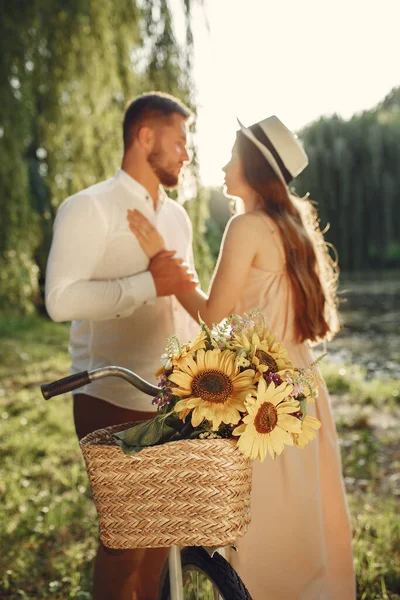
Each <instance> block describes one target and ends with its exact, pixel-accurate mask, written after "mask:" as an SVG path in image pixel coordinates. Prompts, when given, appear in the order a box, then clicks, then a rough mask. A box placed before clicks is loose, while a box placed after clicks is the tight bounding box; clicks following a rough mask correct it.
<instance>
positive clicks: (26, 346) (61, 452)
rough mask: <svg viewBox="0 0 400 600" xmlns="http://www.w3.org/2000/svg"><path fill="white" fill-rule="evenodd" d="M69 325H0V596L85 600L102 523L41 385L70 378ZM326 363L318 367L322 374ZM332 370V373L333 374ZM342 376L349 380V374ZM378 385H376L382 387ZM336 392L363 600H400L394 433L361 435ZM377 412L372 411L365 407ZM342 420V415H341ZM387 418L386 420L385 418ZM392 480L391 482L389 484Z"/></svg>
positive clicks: (63, 402) (65, 402)
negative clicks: (99, 521)
mask: <svg viewBox="0 0 400 600" xmlns="http://www.w3.org/2000/svg"><path fill="white" fill-rule="evenodd" d="M67 339H68V327H67V326H65V325H63V324H58V323H52V322H49V321H47V320H44V319H41V318H38V317H35V316H31V317H29V318H23V319H22V318H19V319H18V318H16V317H14V318H11V319H7V320H4V319H0V354H1V356H2V361H1V367H0V457H1V463H2V470H1V477H0V500H1V502H0V543H1V548H2V551H1V553H0V597H1V598H2V600H15V599H17V598H25V600H26V599H29V600H47V599H48V598H54V599H55V600H66V599H67V598H68V599H75V600H89V599H90V597H91V595H90V590H91V578H92V568H93V559H94V555H95V551H96V545H97V518H96V512H95V508H94V504H93V502H92V501H91V498H90V496H91V494H90V486H89V482H88V479H87V475H86V470H85V466H84V462H83V459H82V455H81V452H80V450H79V446H78V442H77V441H76V436H75V432H74V430H73V421H72V406H71V401H70V398H69V397H68V396H62V397H59V398H54V399H52V400H50V401H49V402H45V401H44V400H43V398H42V397H41V395H40V391H39V386H40V384H41V383H43V382H49V381H52V380H53V379H56V378H58V377H62V376H64V375H66V373H67V372H68V368H69V359H68V355H67V352H66V347H67ZM327 364H328V360H325V361H322V363H321V366H322V367H323V368H325V367H326V366H327ZM336 368H337V367H335V366H334V365H331V367H330V369H331V371H330V372H331V373H332V374H333V371H334V369H336ZM343 376H345V375H343ZM374 385H376V387H379V381H375V383H374ZM362 405H363V403H362V399H361V398H360V396H359V395H357V394H355V395H348V394H347V393H346V394H340V395H339V396H338V402H336V404H335V411H339V413H337V416H338V415H339V418H340V423H341V425H340V427H339V438H340V442H341V446H342V449H343V454H342V456H343V466H344V474H345V477H346V485H347V488H348V497H349V502H350V512H351V516H352V524H353V534H354V556H355V566H356V574H357V587H358V594H357V597H358V600H396V599H398V598H399V597H400V557H399V553H398V548H399V545H400V529H399V520H398V508H397V500H396V498H394V496H393V494H394V493H395V492H394V488H392V487H391V485H393V486H394V485H395V484H396V473H398V468H399V455H398V439H397V428H398V421H397V422H396V424H395V427H394V429H393V430H394V433H395V437H394V436H393V435H391V436H390V435H389V434H388V429H383V428H380V427H378V428H377V429H375V428H374V427H373V423H374V421H375V420H376V419H377V417H378V416H379V415H385V414H386V404H385V402H382V403H381V404H380V405H379V407H377V408H374V409H373V410H374V412H373V413H372V414H371V417H370V419H368V420H367V421H366V423H365V424H364V426H363V427H362V428H360V427H358V428H354V426H351V424H350V419H349V418H348V416H347V411H348V409H354V408H355V407H357V406H360V407H362ZM369 408H373V407H369ZM342 409H343V410H345V411H346V412H344V413H343V415H342V416H340V414H341V413H340V411H341V410H342ZM389 416H390V415H389ZM391 482H392V483H391Z"/></svg>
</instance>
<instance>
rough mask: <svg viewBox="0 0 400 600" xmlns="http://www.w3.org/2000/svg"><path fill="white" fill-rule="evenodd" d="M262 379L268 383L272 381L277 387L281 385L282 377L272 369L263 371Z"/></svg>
mask: <svg viewBox="0 0 400 600" xmlns="http://www.w3.org/2000/svg"><path fill="white" fill-rule="evenodd" d="M263 376H264V379H265V380H266V381H267V382H268V383H272V382H274V384H275V385H276V386H277V387H278V385H281V383H282V379H281V377H280V375H279V374H278V373H274V372H273V371H266V372H265V373H263Z"/></svg>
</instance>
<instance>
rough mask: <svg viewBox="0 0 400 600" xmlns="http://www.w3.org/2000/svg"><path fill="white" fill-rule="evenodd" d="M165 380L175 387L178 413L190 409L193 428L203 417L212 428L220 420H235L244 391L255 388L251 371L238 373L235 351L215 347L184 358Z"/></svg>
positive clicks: (237, 416)
mask: <svg viewBox="0 0 400 600" xmlns="http://www.w3.org/2000/svg"><path fill="white" fill-rule="evenodd" d="M169 379H170V381H172V382H173V383H175V384H176V386H177V387H174V388H173V393H174V394H175V395H177V396H180V397H181V398H182V399H181V400H178V402H177V403H176V405H175V411H176V412H178V413H179V416H180V417H181V418H182V417H183V418H184V417H185V416H187V414H188V410H192V417H191V421H192V425H193V427H197V426H198V425H200V423H201V422H202V421H203V419H207V420H208V421H211V422H212V428H213V429H214V430H216V429H218V427H219V425H220V424H221V423H232V424H235V423H237V422H238V421H239V420H240V417H241V415H240V412H239V411H242V412H244V411H245V408H244V400H245V398H246V396H247V394H248V393H249V392H252V391H254V390H255V386H254V371H253V370H252V369H246V370H245V371H242V372H240V370H239V367H238V366H237V365H236V355H235V353H234V352H231V351H230V350H223V351H221V350H220V349H219V348H216V349H213V350H207V351H205V350H203V349H200V350H198V351H197V353H196V356H195V357H194V356H193V355H192V354H190V355H188V356H186V357H184V358H183V359H182V360H181V361H180V363H179V366H178V367H176V368H175V369H174V370H173V372H172V373H171V375H169Z"/></svg>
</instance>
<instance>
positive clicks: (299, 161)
mask: <svg viewBox="0 0 400 600" xmlns="http://www.w3.org/2000/svg"><path fill="white" fill-rule="evenodd" d="M238 123H239V125H240V129H241V130H242V132H243V133H244V135H245V136H246V137H248V139H249V140H251V141H252V142H253V144H255V145H256V146H257V148H258V149H259V150H260V152H261V153H262V154H263V156H264V157H265V158H266V160H267V161H268V163H269V164H270V166H271V167H272V168H273V169H274V171H275V173H276V174H277V175H278V177H279V178H280V179H281V181H282V182H283V183H284V184H285V185H288V184H289V183H290V182H291V181H292V179H294V178H295V177H297V175H299V174H300V173H301V172H302V171H303V170H304V169H305V168H306V166H307V165H308V157H307V154H306V153H305V152H304V149H303V146H302V145H301V144H300V142H299V140H298V138H297V136H296V135H295V134H293V133H292V132H291V131H290V130H289V129H288V128H287V127H286V126H285V125H284V124H283V123H282V121H280V120H279V119H278V117H276V116H275V115H273V116H271V117H268V118H267V119H264V120H263V121H259V122H258V123H256V124H255V125H254V126H252V127H257V128H258V129H259V130H261V137H262V140H263V141H260V140H258V139H257V138H256V136H255V135H254V133H253V132H252V131H251V130H250V129H249V128H248V127H245V126H244V125H243V124H242V123H241V122H240V121H239V119H238Z"/></svg>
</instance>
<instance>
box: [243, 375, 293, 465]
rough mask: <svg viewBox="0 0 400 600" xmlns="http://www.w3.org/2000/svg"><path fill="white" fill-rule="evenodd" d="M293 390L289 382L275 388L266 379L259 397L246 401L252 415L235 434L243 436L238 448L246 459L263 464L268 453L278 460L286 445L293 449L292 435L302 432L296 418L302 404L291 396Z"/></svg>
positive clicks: (249, 413)
mask: <svg viewBox="0 0 400 600" xmlns="http://www.w3.org/2000/svg"><path fill="white" fill-rule="evenodd" d="M291 391H292V386H291V385H288V384H287V383H282V384H281V385H279V386H278V387H275V384H274V383H270V384H269V385H268V386H267V383H266V381H265V380H264V379H263V378H261V379H260V380H259V382H258V389H257V397H256V398H254V397H252V396H249V397H248V398H247V399H246V402H245V407H246V410H247V412H248V414H247V415H246V416H245V417H244V419H243V423H242V424H241V425H239V426H238V427H236V428H235V429H234V430H233V432H232V434H233V435H234V436H235V435H238V436H240V437H239V440H238V447H239V450H240V451H241V452H242V453H243V454H244V455H245V456H247V457H248V458H258V459H259V460H260V461H263V460H264V459H265V457H266V456H267V453H268V452H269V454H270V455H271V457H272V458H275V454H281V453H282V451H283V448H284V446H285V444H287V445H288V446H293V437H292V434H294V433H300V432H301V421H300V419H298V418H297V417H295V416H293V414H294V413H296V412H297V411H298V410H299V408H300V405H299V403H298V402H297V400H293V399H292V398H291V397H290V393H291Z"/></svg>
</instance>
